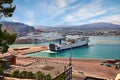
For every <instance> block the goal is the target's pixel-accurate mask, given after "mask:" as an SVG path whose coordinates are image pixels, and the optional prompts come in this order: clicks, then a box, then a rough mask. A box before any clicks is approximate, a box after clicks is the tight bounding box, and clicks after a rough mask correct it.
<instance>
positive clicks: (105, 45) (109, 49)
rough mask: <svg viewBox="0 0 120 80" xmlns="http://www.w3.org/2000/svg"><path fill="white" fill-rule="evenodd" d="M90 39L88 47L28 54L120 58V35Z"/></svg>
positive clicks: (37, 55) (16, 45)
mask: <svg viewBox="0 0 120 80" xmlns="http://www.w3.org/2000/svg"><path fill="white" fill-rule="evenodd" d="M89 40H90V42H89V46H86V47H80V48H75V49H71V50H65V51H62V52H57V53H53V52H50V51H48V50H47V51H42V52H37V53H32V54H28V55H27V56H35V57H60V58H69V57H70V56H71V55H72V57H73V58H99V59H120V36H119V37H103V36H99V37H98V36H97V37H96V36H91V37H90V38H89ZM49 43H51V42H44V43H39V44H14V45H11V46H10V47H20V46H39V45H48V44H49ZM52 43H58V42H52Z"/></svg>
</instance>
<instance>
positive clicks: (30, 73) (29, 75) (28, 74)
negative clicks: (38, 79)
mask: <svg viewBox="0 0 120 80" xmlns="http://www.w3.org/2000/svg"><path fill="white" fill-rule="evenodd" d="M27 78H29V79H34V78H35V76H34V74H33V73H32V72H28V73H27Z"/></svg>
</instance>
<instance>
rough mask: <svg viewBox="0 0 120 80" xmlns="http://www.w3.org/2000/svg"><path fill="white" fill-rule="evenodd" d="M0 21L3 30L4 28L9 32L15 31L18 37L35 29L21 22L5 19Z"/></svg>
mask: <svg viewBox="0 0 120 80" xmlns="http://www.w3.org/2000/svg"><path fill="white" fill-rule="evenodd" d="M0 23H1V24H2V29H3V30H4V29H6V30H7V31H8V32H10V33H17V34H18V37H20V36H23V35H26V34H27V33H30V32H34V31H35V28H34V27H33V26H29V25H26V24H23V23H18V22H7V21H2V22H0Z"/></svg>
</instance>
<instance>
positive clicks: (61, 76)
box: [55, 74, 66, 80]
mask: <svg viewBox="0 0 120 80" xmlns="http://www.w3.org/2000/svg"><path fill="white" fill-rule="evenodd" d="M65 78H66V76H65V74H61V75H59V76H58V77H57V78H55V80H65Z"/></svg>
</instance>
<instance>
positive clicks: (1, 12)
mask: <svg viewBox="0 0 120 80" xmlns="http://www.w3.org/2000/svg"><path fill="white" fill-rule="evenodd" d="M12 3H13V0H0V18H2V17H3V16H5V17H11V16H12V15H13V12H14V10H15V8H16V6H13V5H12Z"/></svg>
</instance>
